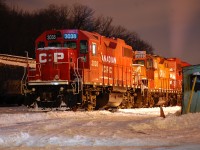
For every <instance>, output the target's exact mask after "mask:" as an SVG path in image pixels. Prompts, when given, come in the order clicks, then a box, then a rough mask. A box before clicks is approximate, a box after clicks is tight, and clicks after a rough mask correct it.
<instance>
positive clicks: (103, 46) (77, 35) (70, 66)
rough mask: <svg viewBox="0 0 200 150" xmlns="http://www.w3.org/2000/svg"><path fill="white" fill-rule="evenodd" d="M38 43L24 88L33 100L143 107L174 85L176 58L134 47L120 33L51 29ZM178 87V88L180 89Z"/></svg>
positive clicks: (74, 105) (49, 104)
mask: <svg viewBox="0 0 200 150" xmlns="http://www.w3.org/2000/svg"><path fill="white" fill-rule="evenodd" d="M35 47H36V50H35V51H36V69H34V70H33V69H29V68H27V69H28V70H27V80H26V84H25V85H26V86H25V88H24V92H25V95H26V97H27V101H26V104H27V105H28V106H35V104H37V105H39V106H41V107H60V106H61V104H62V103H63V102H64V103H65V105H66V106H67V107H69V108H72V109H73V108H77V107H82V108H85V109H87V110H91V109H99V108H102V107H121V108H131V107H142V106H144V105H148V106H149V105H151V104H156V103H157V102H156V101H157V99H158V97H166V98H168V95H167V94H168V93H169V92H170V91H171V89H172V88H173V87H171V86H173V84H171V78H170V77H171V74H170V69H169V68H168V66H167V65H168V64H170V62H171V60H168V59H164V58H160V57H158V56H151V55H146V53H145V52H134V53H133V49H132V47H131V46H129V45H127V44H126V43H125V42H124V40H121V39H118V38H117V39H115V38H107V37H104V36H101V35H99V34H98V33H93V32H87V31H83V30H50V31H46V32H44V33H42V34H41V35H40V36H39V37H38V38H37V39H36V42H35ZM174 62H176V61H174ZM175 71H176V70H175ZM178 71H179V70H178ZM161 72H162V73H161ZM176 73H177V71H176ZM161 78H162V79H161ZM176 79H178V81H179V80H181V79H179V78H176ZM157 82H158V83H159V84H158V83H157ZM176 83H177V82H176ZM177 88H178V89H176V87H174V88H173V89H174V90H175V91H174V92H178V90H181V89H180V88H179V87H177ZM153 93H154V94H153ZM160 93H162V95H161V94H160ZM152 101H153V102H152ZM165 101H168V99H167V100H165Z"/></svg>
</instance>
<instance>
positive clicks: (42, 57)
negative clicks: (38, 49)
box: [39, 53, 64, 63]
mask: <svg viewBox="0 0 200 150" xmlns="http://www.w3.org/2000/svg"><path fill="white" fill-rule="evenodd" d="M53 56H54V57H53V61H54V62H58V60H62V59H64V53H54V55H53ZM47 60H48V62H51V61H52V55H51V54H49V57H47V54H46V53H40V54H39V62H40V63H46V62H47Z"/></svg>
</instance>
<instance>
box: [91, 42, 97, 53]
mask: <svg viewBox="0 0 200 150" xmlns="http://www.w3.org/2000/svg"><path fill="white" fill-rule="evenodd" d="M96 54H97V45H96V43H92V55H96Z"/></svg>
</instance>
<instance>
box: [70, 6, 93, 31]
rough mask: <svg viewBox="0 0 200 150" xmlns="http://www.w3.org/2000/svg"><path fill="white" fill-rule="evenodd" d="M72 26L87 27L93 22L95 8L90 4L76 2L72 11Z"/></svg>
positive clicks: (77, 27)
mask: <svg viewBox="0 0 200 150" xmlns="http://www.w3.org/2000/svg"><path fill="white" fill-rule="evenodd" d="M70 14H71V16H70V19H71V26H70V27H71V28H76V29H87V28H89V27H90V26H91V23H92V22H93V14H94V10H93V9H91V8H89V7H88V6H85V5H81V4H74V5H73V7H72V9H71V12H70Z"/></svg>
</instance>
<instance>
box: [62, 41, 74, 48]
mask: <svg viewBox="0 0 200 150" xmlns="http://www.w3.org/2000/svg"><path fill="white" fill-rule="evenodd" d="M64 47H66V48H72V49H76V41H67V42H64Z"/></svg>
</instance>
